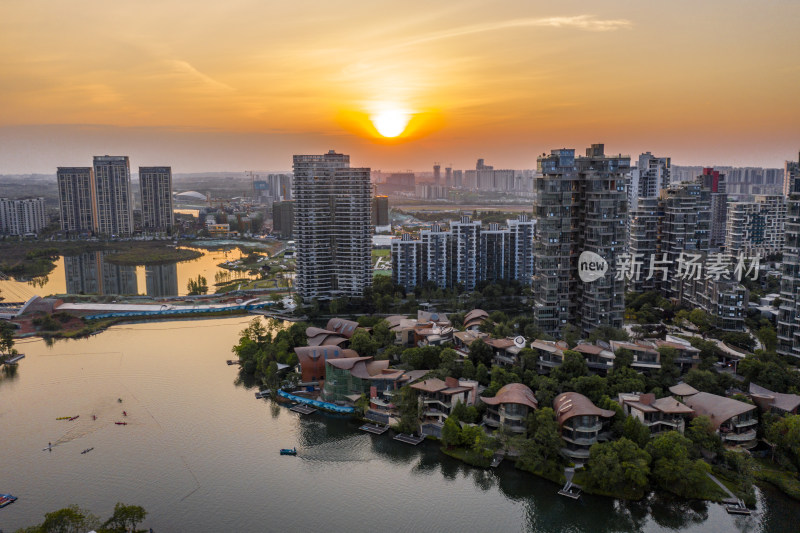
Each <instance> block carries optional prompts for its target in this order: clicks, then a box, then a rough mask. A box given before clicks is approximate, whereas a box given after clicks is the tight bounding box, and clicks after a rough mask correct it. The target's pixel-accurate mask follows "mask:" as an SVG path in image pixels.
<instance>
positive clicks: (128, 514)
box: [103, 503, 147, 533]
mask: <svg viewBox="0 0 800 533" xmlns="http://www.w3.org/2000/svg"><path fill="white" fill-rule="evenodd" d="M146 516H147V511H145V510H144V508H143V507H139V506H138V505H124V504H122V503H117V504H116V505H115V506H114V514H113V515H111V518H109V519H108V520H106V522H105V523H104V524H103V528H105V529H108V530H109V531H113V532H114V533H126V532H127V531H135V530H136V525H137V524H139V523H140V522H142V521H143V520H144V519H145V517H146Z"/></svg>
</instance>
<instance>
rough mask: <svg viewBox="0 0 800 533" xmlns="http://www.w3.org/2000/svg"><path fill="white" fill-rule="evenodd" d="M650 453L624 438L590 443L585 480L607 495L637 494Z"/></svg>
mask: <svg viewBox="0 0 800 533" xmlns="http://www.w3.org/2000/svg"><path fill="white" fill-rule="evenodd" d="M649 463H650V455H649V454H648V453H647V452H646V451H644V450H642V449H641V448H639V447H638V446H637V445H636V443H634V442H633V441H631V440H629V439H626V438H625V437H623V438H621V439H619V440H615V441H612V442H606V443H597V444H594V445H593V446H592V447H591V449H590V450H589V462H588V466H589V471H588V481H589V484H590V485H591V486H593V487H597V488H599V489H600V490H602V491H603V492H606V493H610V494H620V495H624V496H630V497H641V496H642V495H644V492H645V489H646V488H647V478H648V476H649V474H650V467H649V466H648V465H649Z"/></svg>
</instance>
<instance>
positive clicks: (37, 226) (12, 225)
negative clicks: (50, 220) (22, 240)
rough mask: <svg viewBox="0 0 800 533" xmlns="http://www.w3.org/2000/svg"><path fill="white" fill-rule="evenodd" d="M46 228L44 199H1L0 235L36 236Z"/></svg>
mask: <svg viewBox="0 0 800 533" xmlns="http://www.w3.org/2000/svg"><path fill="white" fill-rule="evenodd" d="M45 226H47V214H46V211H45V208H44V198H41V197H39V198H24V199H21V200H10V199H8V198H0V235H36V234H38V233H39V232H40V231H41V230H42V229H43V228H44V227H45Z"/></svg>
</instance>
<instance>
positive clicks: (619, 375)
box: [606, 367, 646, 396]
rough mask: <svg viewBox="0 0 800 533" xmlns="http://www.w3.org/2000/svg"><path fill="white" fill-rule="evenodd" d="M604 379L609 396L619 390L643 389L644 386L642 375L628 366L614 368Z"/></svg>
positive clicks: (614, 394) (617, 392)
mask: <svg viewBox="0 0 800 533" xmlns="http://www.w3.org/2000/svg"><path fill="white" fill-rule="evenodd" d="M606 379H607V381H606V387H607V388H606V390H607V393H608V394H609V395H610V396H616V395H617V394H619V393H620V392H634V391H644V390H645V388H646V382H645V379H644V376H642V375H641V374H639V373H638V372H636V371H635V370H634V369H632V368H630V367H622V368H614V369H613V370H611V371H610V372H609V373H608V378H606Z"/></svg>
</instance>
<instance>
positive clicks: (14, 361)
mask: <svg viewBox="0 0 800 533" xmlns="http://www.w3.org/2000/svg"><path fill="white" fill-rule="evenodd" d="M22 359H25V354H24V353H20V354H17V355H15V356H14V357H11V358H9V359H8V360H6V362H5V363H6V364H7V365H16V364H17V361H20V360H22Z"/></svg>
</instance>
